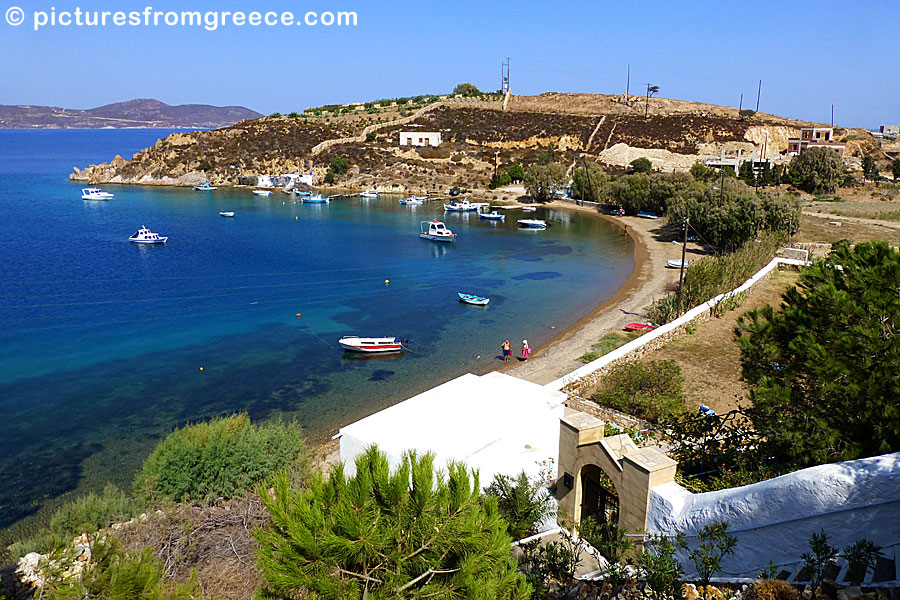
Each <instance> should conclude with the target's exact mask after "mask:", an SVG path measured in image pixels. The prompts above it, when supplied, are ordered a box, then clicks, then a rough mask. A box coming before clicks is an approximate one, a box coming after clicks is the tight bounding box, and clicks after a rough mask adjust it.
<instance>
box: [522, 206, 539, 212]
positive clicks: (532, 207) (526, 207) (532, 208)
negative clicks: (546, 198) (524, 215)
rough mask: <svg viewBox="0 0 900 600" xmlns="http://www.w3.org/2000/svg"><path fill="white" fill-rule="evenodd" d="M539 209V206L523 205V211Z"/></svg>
mask: <svg viewBox="0 0 900 600" xmlns="http://www.w3.org/2000/svg"><path fill="white" fill-rule="evenodd" d="M535 211H537V207H535V206H523V207H522V212H535Z"/></svg>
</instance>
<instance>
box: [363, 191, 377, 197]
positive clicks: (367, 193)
mask: <svg viewBox="0 0 900 600" xmlns="http://www.w3.org/2000/svg"><path fill="white" fill-rule="evenodd" d="M359 197H360V198H377V197H378V192H373V191H372V190H366V191H364V192H361V193H360V194H359Z"/></svg>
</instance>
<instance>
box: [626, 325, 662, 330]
mask: <svg viewBox="0 0 900 600" xmlns="http://www.w3.org/2000/svg"><path fill="white" fill-rule="evenodd" d="M657 327H659V325H654V324H653V323H629V324H628V325H626V326H625V331H653V330H654V329H656V328H657Z"/></svg>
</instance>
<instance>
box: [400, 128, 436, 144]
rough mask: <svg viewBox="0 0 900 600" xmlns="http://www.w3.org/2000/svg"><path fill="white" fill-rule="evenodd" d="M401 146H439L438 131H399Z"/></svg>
mask: <svg viewBox="0 0 900 600" xmlns="http://www.w3.org/2000/svg"><path fill="white" fill-rule="evenodd" d="M400 145H401V146H440V145H441V132H440V131H401V132H400Z"/></svg>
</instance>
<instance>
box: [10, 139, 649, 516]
mask: <svg viewBox="0 0 900 600" xmlns="http://www.w3.org/2000/svg"><path fill="white" fill-rule="evenodd" d="M167 133H169V132H166V131H158V130H118V131H116V130H100V131H97V130H83V131H82V130H67V131H9V130H6V131H3V130H0V482H2V485H0V528H2V527H7V526H9V525H10V524H12V523H14V522H16V521H18V520H20V519H22V518H23V517H26V516H28V515H29V514H32V513H34V512H35V511H37V510H39V509H40V508H41V507H42V506H43V505H44V504H45V503H46V502H48V501H52V499H54V498H58V497H59V496H61V495H72V494H73V493H80V492H81V491H87V490H91V489H97V488H99V487H102V484H103V483H104V482H106V481H113V482H116V483H118V484H120V485H124V486H127V485H128V484H129V482H130V481H131V478H132V475H133V473H134V471H135V470H136V469H137V468H138V467H139V465H140V463H141V461H142V460H143V458H144V457H145V456H146V455H147V454H148V453H149V451H150V450H151V449H152V447H153V445H154V444H155V443H156V442H157V441H158V440H159V439H160V437H161V436H164V435H165V434H166V433H167V432H168V431H170V430H171V429H172V428H173V427H175V426H179V425H183V424H185V423H187V422H190V421H197V420H201V419H206V418H209V417H212V416H214V415H223V414H229V413H232V412H235V411H246V412H248V413H249V414H250V416H251V418H253V419H255V420H264V419H271V418H275V417H279V416H283V417H286V418H297V419H299V420H300V421H301V422H302V423H303V424H304V425H305V427H307V428H308V431H309V432H310V434H311V435H316V436H322V435H326V434H328V435H330V434H332V433H334V432H336V430H337V427H339V426H340V425H343V424H347V423H349V422H352V421H354V420H356V419H358V418H360V417H363V416H366V415H368V414H371V413H372V412H375V411H377V410H379V409H381V408H384V407H386V406H389V405H391V404H393V403H396V402H398V401H400V400H403V399H405V398H408V397H410V396H412V395H414V394H416V393H418V392H421V391H423V390H424V389H427V388H429V387H431V386H433V385H436V384H438V383H441V382H443V381H446V380H448V379H450V378H453V377H455V376H457V375H460V374H462V373H465V372H485V371H488V370H491V369H493V368H496V367H499V366H501V364H502V363H501V361H500V359H499V357H498V354H499V344H500V342H501V341H502V340H503V339H504V338H507V337H508V338H510V340H512V342H513V347H514V348H516V347H517V344H519V343H520V342H521V340H522V339H523V338H527V339H528V340H529V342H530V344H531V346H532V347H534V348H539V347H540V346H541V345H543V344H546V343H547V342H548V341H550V340H551V339H552V338H553V337H554V336H555V335H557V334H558V333H560V332H562V331H563V330H564V329H566V328H567V327H569V326H571V325H572V324H573V323H575V322H576V321H577V320H578V319H579V318H580V317H581V316H583V315H584V314H586V313H587V312H589V311H590V310H592V309H593V308H594V307H596V306H597V305H598V304H599V303H601V302H603V301H604V300H605V299H607V298H609V297H610V296H612V295H613V294H614V293H615V291H616V290H617V289H618V288H619V287H620V286H621V285H622V284H623V283H624V281H625V280H626V279H627V278H628V276H629V275H630V273H631V270H632V267H633V247H632V242H631V240H630V239H629V238H627V237H623V236H622V235H621V233H620V232H619V231H618V230H617V229H616V228H615V227H614V226H612V225H609V224H608V223H606V222H604V221H602V220H600V219H597V218H593V217H592V216H590V215H582V214H578V213H574V212H566V211H554V210H541V211H539V212H538V213H536V214H535V215H533V216H534V217H536V218H543V219H547V220H549V221H551V222H552V226H551V227H550V228H549V229H548V230H546V231H541V232H537V231H520V230H518V229H517V227H516V223H515V219H516V218H522V213H521V212H518V211H511V213H510V217H507V219H508V221H509V222H507V223H505V224H492V223H489V222H485V221H479V219H478V217H477V215H474V214H447V215H444V212H443V208H442V206H441V205H440V203H437V202H432V203H426V204H425V205H422V206H418V207H405V206H401V205H399V204H398V199H399V198H400V197H399V196H393V197H389V196H385V197H382V198H379V199H377V200H361V199H360V198H346V199H337V200H335V201H333V202H332V203H331V204H329V205H303V204H297V203H294V202H293V201H292V199H291V198H290V197H289V196H287V195H284V194H280V193H276V194H273V195H272V196H271V197H269V198H258V197H256V196H253V195H252V194H251V193H250V192H249V191H247V190H240V191H232V190H219V191H215V192H195V191H192V190H184V189H172V188H160V187H136V186H113V185H109V186H104V189H106V190H108V191H111V192H113V193H115V199H114V200H112V201H110V202H86V201H82V200H81V194H80V189H81V187H82V185H81V184H78V183H74V182H70V181H68V173H69V172H71V169H72V167H73V166H79V167H80V166H85V165H87V164H91V163H99V162H103V161H107V160H109V159H111V158H112V157H113V156H114V155H116V154H120V155H122V156H124V157H126V158H128V157H130V156H131V155H132V154H133V153H134V152H136V151H138V150H140V149H141V148H144V147H146V146H149V145H151V144H153V143H154V142H155V141H156V140H157V139H158V138H159V137H163V136H165V135H166V134H167ZM226 209H227V210H234V211H236V213H237V214H236V217H235V218H234V219H227V218H223V217H220V216H219V214H218V213H219V211H220V210H226ZM434 217H438V218H440V219H442V220H444V221H445V222H446V223H447V225H448V227H450V228H451V229H453V230H454V231H455V232H456V233H458V234H459V238H458V241H457V242H456V243H455V244H453V245H447V244H438V243H434V242H429V241H426V240H422V239H420V238H419V237H418V235H417V232H418V230H419V222H420V221H421V220H425V219H430V218H434ZM141 225H146V226H147V227H150V228H151V229H152V230H153V231H158V232H159V233H160V234H162V235H166V236H169V243H168V244H167V245H165V246H137V245H134V244H130V243H129V242H128V240H127V238H128V236H129V235H131V234H132V233H133V232H134V231H136V230H137V229H138V228H139V227H140V226H141ZM385 280H389V283H386V281H385ZM458 291H463V292H469V293H475V294H481V295H487V296H490V297H491V302H490V305H489V306H488V307H486V308H480V307H474V306H468V305H463V304H460V303H459V302H458V300H457V297H456V292H458ZM297 313H300V314H301V317H299V318H298V317H297V316H295V315H296V314H297ZM346 334H359V335H378V336H380V335H399V336H403V337H407V338H409V339H410V340H411V342H410V344H409V347H410V350H411V351H410V352H408V353H405V354H403V355H402V356H399V357H397V356H392V357H383V358H375V359H370V360H360V359H359V358H355V357H352V356H350V355H345V354H344V353H343V352H342V351H341V350H340V349H339V347H338V346H337V343H336V340H337V339H338V338H339V337H340V336H342V335H346ZM201 367H202V370H201Z"/></svg>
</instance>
